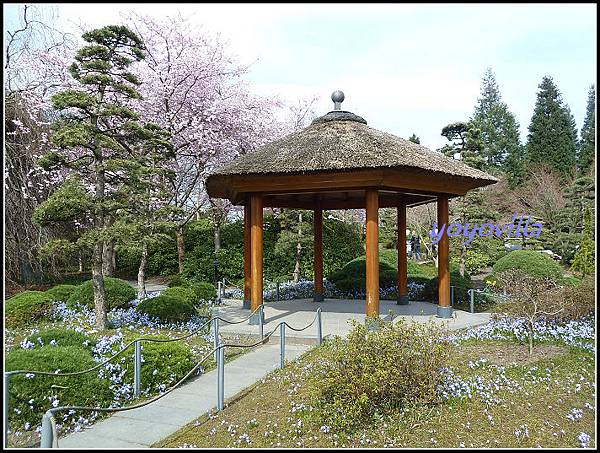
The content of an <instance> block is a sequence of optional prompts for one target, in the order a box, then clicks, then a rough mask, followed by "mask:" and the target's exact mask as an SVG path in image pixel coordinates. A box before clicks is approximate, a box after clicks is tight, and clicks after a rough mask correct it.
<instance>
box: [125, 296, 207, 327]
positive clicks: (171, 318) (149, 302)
mask: <svg viewBox="0 0 600 453" xmlns="http://www.w3.org/2000/svg"><path fill="white" fill-rule="evenodd" d="M136 310H137V311H139V312H140V313H145V314H147V315H148V316H151V317H152V318H158V319H160V320H161V321H164V322H185V321H189V320H190V319H191V317H192V316H193V315H194V314H195V313H196V310H195V309H194V305H193V304H192V303H190V302H188V301H187V300H185V299H182V298H181V297H175V296H163V295H160V296H157V297H152V298H148V299H144V300H142V301H141V302H140V303H139V304H138V306H137V307H136Z"/></svg>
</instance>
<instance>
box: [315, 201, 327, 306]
mask: <svg viewBox="0 0 600 453" xmlns="http://www.w3.org/2000/svg"><path fill="white" fill-rule="evenodd" d="M313 226H314V241H315V246H314V255H315V262H314V281H315V292H314V296H313V300H314V301H315V302H323V301H324V300H325V297H324V291H323V209H322V208H321V205H320V203H317V207H316V208H315V210H314V222H313Z"/></svg>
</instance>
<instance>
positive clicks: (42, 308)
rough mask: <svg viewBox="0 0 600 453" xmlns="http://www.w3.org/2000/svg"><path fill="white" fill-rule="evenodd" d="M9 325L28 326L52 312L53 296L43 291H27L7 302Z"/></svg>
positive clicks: (7, 324)
mask: <svg viewBox="0 0 600 453" xmlns="http://www.w3.org/2000/svg"><path fill="white" fill-rule="evenodd" d="M4 313H5V322H6V326H7V327H20V326H26V325H28V324H31V323H33V322H37V321H39V320H41V319H44V318H49V317H50V315H51V314H52V297H51V296H50V295H49V294H46V293H45V292H43V291H25V292H22V293H20V294H17V295H16V296H14V297H11V298H10V299H8V300H7V301H6V302H5V311H4Z"/></svg>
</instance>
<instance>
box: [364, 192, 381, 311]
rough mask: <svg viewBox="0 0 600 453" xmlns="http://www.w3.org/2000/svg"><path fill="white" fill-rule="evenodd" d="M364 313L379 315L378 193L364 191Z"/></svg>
mask: <svg viewBox="0 0 600 453" xmlns="http://www.w3.org/2000/svg"><path fill="white" fill-rule="evenodd" d="M365 198H366V200H365V201H366V207H367V216H366V217H367V219H366V222H367V224H366V230H367V231H366V236H367V237H366V267H367V269H366V272H367V277H366V278H367V281H366V288H367V291H366V315H367V317H369V316H379V195H378V193H377V189H367V191H366V196H365Z"/></svg>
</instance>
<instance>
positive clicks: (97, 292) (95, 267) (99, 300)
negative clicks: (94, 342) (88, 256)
mask: <svg viewBox="0 0 600 453" xmlns="http://www.w3.org/2000/svg"><path fill="white" fill-rule="evenodd" d="M102 249H103V247H102V241H98V242H96V245H95V246H94V255H93V259H92V281H93V284H94V309H95V312H96V329H98V330H105V329H106V301H105V297H104V276H103V275H102Z"/></svg>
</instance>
